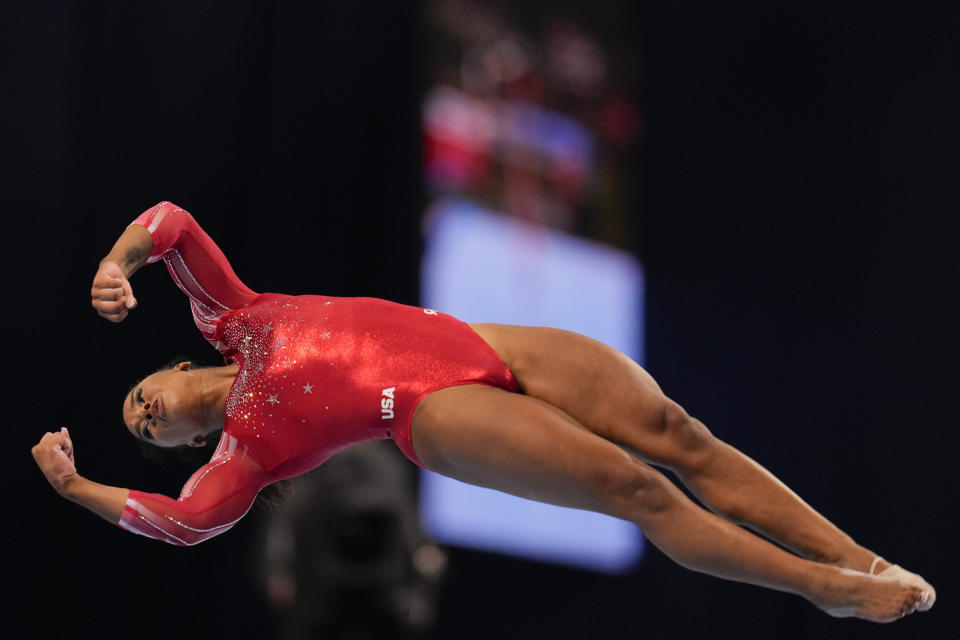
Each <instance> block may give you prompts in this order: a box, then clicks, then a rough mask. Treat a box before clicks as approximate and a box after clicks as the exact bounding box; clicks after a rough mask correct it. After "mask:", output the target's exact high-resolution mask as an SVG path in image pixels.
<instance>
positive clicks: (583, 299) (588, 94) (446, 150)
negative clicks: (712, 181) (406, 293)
mask: <svg viewBox="0 0 960 640" xmlns="http://www.w3.org/2000/svg"><path fill="white" fill-rule="evenodd" d="M424 4H425V11H424V20H425V22H426V24H425V28H424V35H425V38H426V43H427V45H426V47H425V49H426V57H427V59H426V61H425V64H426V69H427V87H426V89H425V92H424V97H423V135H424V177H425V180H426V185H427V192H428V195H429V198H430V202H429V204H428V206H427V207H426V210H425V212H424V219H423V220H424V223H423V228H424V236H425V252H424V258H423V262H422V270H421V291H422V299H421V304H422V305H423V306H425V307H430V308H435V309H439V310H441V311H444V312H446V313H450V314H452V315H454V316H457V317H458V318H460V319H461V320H464V321H466V322H502V323H508V324H520V325H530V326H552V327H559V328H563V329H569V330H571V331H577V332H579V333H583V334H585V335H588V336H591V337H593V338H596V339H598V340H600V341H602V342H605V343H607V344H609V345H611V346H613V347H615V348H617V349H619V350H620V351H622V352H624V353H626V354H627V355H629V356H630V357H632V358H633V359H635V360H637V361H638V362H641V363H642V361H643V271H642V268H641V265H640V262H639V260H638V259H637V258H636V253H637V251H636V248H637V246H638V243H639V238H638V235H639V227H638V218H639V209H638V202H639V185H638V184H637V176H638V174H639V170H638V166H639V164H638V160H637V158H638V146H639V139H640V132H641V128H642V127H641V124H642V122H641V114H640V109H639V104H640V102H639V94H640V87H639V78H640V70H641V69H640V62H639V58H638V55H637V52H638V51H639V44H638V42H637V41H636V36H635V31H636V19H635V17H634V15H633V11H634V7H633V5H632V3H629V2H616V1H611V0H608V1H599V0H594V1H586V0H583V1H580V2H541V1H539V0H531V1H528V2H524V3H507V2H475V1H468V0H428V1H426V2H425V3H424ZM421 509H422V514H423V517H424V521H425V525H426V526H427V528H428V530H429V531H430V533H431V534H432V535H433V536H434V537H435V538H436V539H437V540H438V541H440V542H443V543H447V544H452V545H459V546H465V547H470V548H474V549H482V550H489V551H493V552H500V553H508V554H514V555H518V556H522V557H526V558H531V559H536V560H542V561H548V562H557V563H562V564H567V565H572V566H578V567H583V568H588V569H594V570H598V571H604V572H611V573H615V572H621V571H624V570H627V569H629V568H631V567H633V566H635V565H636V564H637V562H638V561H639V559H640V558H641V556H642V551H643V538H642V536H641V534H640V533H639V531H638V530H637V528H636V527H634V526H633V525H631V524H628V523H625V522H622V521H618V520H615V519H612V518H607V517H605V516H601V515H599V514H593V513H587V512H583V511H577V510H572V509H562V508H559V507H553V506H549V505H543V504H538V503H534V502H530V501H527V500H522V499H520V498H515V497H512V496H508V495H506V494H502V493H497V492H493V491H489V490H485V489H479V488H476V487H471V486H468V485H465V484H462V483H458V482H455V481H452V480H449V479H447V478H443V477H441V476H438V475H436V474H432V473H428V472H424V473H423V476H422V478H421Z"/></svg>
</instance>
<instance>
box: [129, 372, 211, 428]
mask: <svg viewBox="0 0 960 640" xmlns="http://www.w3.org/2000/svg"><path fill="white" fill-rule="evenodd" d="M200 371H201V370H195V369H192V368H191V365H190V363H189V362H181V363H179V364H178V365H176V366H175V367H173V368H172V369H165V370H163V371H158V372H156V373H154V374H151V375H149V376H147V377H146V378H144V379H143V380H141V381H140V382H139V383H138V384H137V385H135V386H134V387H133V389H131V390H130V393H128V394H127V396H126V397H125V398H124V401H123V421H124V423H125V424H126V425H127V429H128V430H129V431H130V433H132V434H133V435H134V436H136V437H137V438H140V439H141V440H145V441H147V442H150V443H151V444H155V445H157V446H160V447H176V446H180V445H189V446H192V447H202V446H204V444H205V441H204V438H203V435H204V432H205V427H206V420H205V417H206V415H207V408H206V406H205V405H204V402H203V399H204V393H203V386H202V384H201V382H202V376H200V375H198V374H199V372H200Z"/></svg>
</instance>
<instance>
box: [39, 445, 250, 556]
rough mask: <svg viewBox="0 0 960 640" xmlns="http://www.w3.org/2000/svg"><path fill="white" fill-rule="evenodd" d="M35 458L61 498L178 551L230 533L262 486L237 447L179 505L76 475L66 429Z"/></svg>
mask: <svg viewBox="0 0 960 640" xmlns="http://www.w3.org/2000/svg"><path fill="white" fill-rule="evenodd" d="M32 453H33V458H34V460H36V462H37V465H38V466H39V467H40V470H41V471H42V472H43V475H44V476H46V478H47V480H48V481H49V482H50V485H51V486H53V488H54V490H56V492H57V493H58V494H60V495H61V496H62V497H64V498H66V499H68V500H70V501H72V502H75V503H77V504H79V505H80V506H82V507H85V508H86V509H88V510H90V511H92V512H93V513H95V514H97V515H98V516H100V517H102V518H103V519H105V520H107V521H108V522H111V523H113V524H116V525H118V526H120V527H121V528H123V529H127V530H128V531H132V532H133V533H138V534H140V535H144V536H147V537H149V538H153V539H155V540H160V541H162V542H166V543H169V544H172V545H177V546H192V545H195V544H197V543H199V542H203V541H204V540H207V539H209V538H212V537H213V536H215V535H217V534H220V533H223V532H224V531H227V530H228V529H230V528H231V527H232V526H233V525H234V524H236V522H237V521H238V520H240V518H242V517H243V516H244V515H245V514H246V513H247V511H248V510H249V509H250V506H251V505H252V504H253V501H254V499H255V498H256V497H257V493H258V492H259V491H260V489H261V487H263V485H264V482H263V478H264V475H263V472H262V469H261V468H260V466H259V465H258V464H257V463H256V462H255V461H254V460H253V459H252V458H251V457H250V456H249V455H247V452H246V448H245V447H243V446H242V445H239V443H236V442H232V443H231V445H230V451H229V453H227V454H226V455H224V456H222V457H220V458H214V459H213V460H211V461H210V462H209V463H207V464H206V465H204V466H203V467H201V468H200V469H199V470H198V471H197V472H196V473H195V474H194V475H193V476H192V477H191V478H190V480H188V481H187V484H186V485H185V486H184V487H183V491H182V492H181V494H180V497H179V498H178V499H176V500H174V499H173V498H169V497H167V496H164V495H160V494H156V493H145V492H142V491H135V490H128V489H122V488H120V487H110V486H107V485H102V484H99V483H97V482H93V481H92V480H88V479H87V478H84V477H83V476H81V475H80V474H78V473H77V468H76V464H75V462H74V457H73V443H72V442H71V441H70V435H69V434H68V433H67V430H66V429H61V430H60V431H58V432H56V433H47V434H45V435H44V436H43V438H41V440H40V442H39V443H38V444H37V445H36V446H35V447H34V448H33V450H32Z"/></svg>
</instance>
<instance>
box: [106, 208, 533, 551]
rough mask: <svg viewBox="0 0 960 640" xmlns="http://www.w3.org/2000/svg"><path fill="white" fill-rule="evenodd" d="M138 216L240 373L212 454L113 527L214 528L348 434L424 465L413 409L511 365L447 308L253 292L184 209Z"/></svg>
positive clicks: (498, 377) (508, 380)
mask: <svg viewBox="0 0 960 640" xmlns="http://www.w3.org/2000/svg"><path fill="white" fill-rule="evenodd" d="M134 224H139V225H142V226H144V227H146V228H147V230H148V231H149V232H150V234H151V235H152V237H153V253H152V254H151V256H150V259H149V260H148V262H155V261H157V260H159V259H161V258H162V259H163V260H164V262H165V263H166V265H167V269H168V270H169V271H170V276H171V277H172V278H173V280H174V282H176V284H177V286H178V287H180V289H181V290H183V292H184V293H186V294H187V296H188V297H189V298H190V307H191V309H192V311H193V318H194V321H195V322H196V324H197V327H198V328H199V329H200V331H201V332H202V333H203V335H204V336H205V337H206V338H207V340H209V341H210V342H211V343H212V344H213V345H214V346H215V347H216V348H217V349H218V350H219V351H220V352H221V353H222V354H223V356H224V358H225V359H226V360H227V361H232V362H235V363H236V364H237V365H239V367H240V370H239V373H238V375H237V378H236V380H235V381H234V383H233V386H232V387H231V389H230V393H229V395H228V397H227V403H226V418H225V421H224V426H223V436H222V438H221V440H220V444H219V446H218V447H217V450H216V453H215V454H214V456H213V458H212V459H211V460H210V462H209V463H207V464H206V465H205V466H203V467H201V468H200V469H199V470H197V472H196V473H195V474H194V475H193V476H192V477H191V478H190V480H188V481H187V483H186V485H185V486H184V488H183V492H182V493H181V494H180V497H179V499H177V500H173V499H171V498H168V497H166V496H162V495H158V494H147V493H143V492H140V491H133V490H132V491H130V497H129V499H128V500H127V505H126V508H125V509H124V512H123V515H122V517H121V519H120V522H119V523H118V524H119V525H120V526H122V527H124V528H126V529H129V530H131V531H134V532H136V533H141V534H144V535H147V536H150V537H152V538H156V539H158V540H163V541H165V542H169V543H171V544H177V545H191V544H196V543H197V542H201V541H203V540H205V539H207V538H209V537H212V536H214V535H216V534H218V533H222V532H223V531H226V530H227V529H229V528H230V526H232V525H233V524H234V523H235V522H236V521H237V520H239V519H240V518H241V517H243V515H244V514H245V513H246V512H247V510H248V509H249V508H250V505H251V504H252V503H253V500H254V498H255V497H256V495H257V492H258V491H259V490H260V489H261V488H263V487H264V486H266V485H268V484H270V483H271V482H275V481H277V480H281V479H284V478H289V477H292V476H296V475H299V474H301V473H305V472H306V471H309V470H311V469H313V468H315V467H317V466H319V465H320V464H321V463H323V462H324V461H325V460H326V459H327V458H329V457H330V456H331V455H333V454H334V453H336V452H337V451H339V450H340V449H343V448H344V447H347V446H348V445H351V444H354V443H356V442H362V441H365V440H378V439H384V438H392V439H393V440H394V442H396V444H397V446H398V447H399V448H400V449H401V450H402V451H403V452H404V454H406V456H407V457H408V458H410V459H411V460H413V461H414V462H415V463H417V464H418V465H420V466H423V464H422V463H421V462H420V460H419V459H418V458H417V454H416V452H415V451H414V450H413V445H412V443H411V440H410V419H411V417H412V416H413V411H414V409H416V407H417V404H418V403H419V402H420V400H422V399H423V397H424V396H426V395H427V394H428V393H430V392H431V391H435V390H437V389H442V388H445V387H451V386H455V385H461V384H486V385H491V386H496V387H501V388H504V389H507V390H510V391H517V389H518V385H517V381H516V379H515V378H514V376H513V374H512V373H511V372H510V370H509V369H508V368H507V366H506V365H505V364H504V362H503V360H502V359H501V358H500V357H499V356H498V355H497V353H496V352H495V351H494V350H493V349H492V348H490V346H488V345H487V344H486V343H485V342H484V341H483V340H482V339H481V338H480V337H479V336H478V335H477V334H476V333H474V331H473V330H472V329H470V327H469V326H467V325H466V324H464V323H463V322H461V321H459V320H457V319H456V318H453V317H452V316H449V315H446V314H443V313H438V312H436V311H433V310H431V309H421V308H418V307H409V306H405V305H400V304H396V303H393V302H387V301H385V300H377V299H375V298H331V297H327V296H286V295H277V294H270V293H265V294H257V293H255V292H253V291H251V290H250V289H248V288H247V287H246V286H245V285H244V284H243V283H242V282H241V281H240V280H239V278H237V276H236V275H235V274H234V272H233V270H232V269H231V268H230V265H229V263H228V262H227V259H226V257H225V256H224V255H223V252H221V251H220V249H219V248H218V247H217V246H216V244H214V242H213V240H211V239H210V237H209V236H207V234H206V233H204V232H203V230H202V229H201V228H200V226H199V225H198V224H197V223H196V221H195V220H194V219H193V217H192V216H190V214H189V213H187V212H186V211H184V210H183V209H180V208H179V207H177V206H175V205H172V204H170V203H167V202H161V203H160V204H158V205H157V206H155V207H152V208H150V209H148V210H147V211H145V212H144V213H143V214H141V215H140V216H139V217H138V218H137V219H136V220H135V221H134Z"/></svg>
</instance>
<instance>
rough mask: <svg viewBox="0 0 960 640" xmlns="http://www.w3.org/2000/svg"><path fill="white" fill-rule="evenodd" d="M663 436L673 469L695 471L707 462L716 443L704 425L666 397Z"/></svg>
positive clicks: (662, 418)
mask: <svg viewBox="0 0 960 640" xmlns="http://www.w3.org/2000/svg"><path fill="white" fill-rule="evenodd" d="M658 426H659V429H658V431H659V432H660V435H661V437H662V438H663V439H665V440H666V442H667V447H666V450H667V458H668V459H666V460H663V462H664V463H666V464H667V466H669V467H670V468H672V469H675V470H680V471H686V472H691V471H696V470H697V469H699V468H701V467H702V466H703V465H704V464H705V463H706V462H707V460H708V458H709V456H710V453H711V452H712V450H713V447H714V445H715V444H716V443H717V439H716V438H714V436H713V434H712V433H710V430H709V429H708V428H707V426H706V425H705V424H703V423H702V422H700V421H699V420H697V419H696V418H694V417H693V416H691V415H690V414H688V413H687V412H686V410H684V408H683V407H681V406H680V405H679V404H677V403H676V402H674V401H673V400H671V399H669V398H666V397H664V400H663V407H662V413H661V422H660V424H659V425H658Z"/></svg>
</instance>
